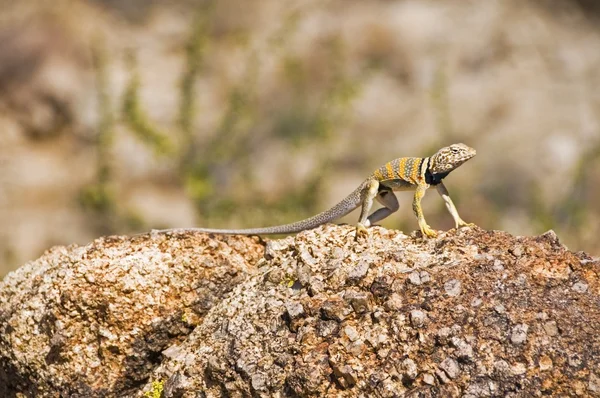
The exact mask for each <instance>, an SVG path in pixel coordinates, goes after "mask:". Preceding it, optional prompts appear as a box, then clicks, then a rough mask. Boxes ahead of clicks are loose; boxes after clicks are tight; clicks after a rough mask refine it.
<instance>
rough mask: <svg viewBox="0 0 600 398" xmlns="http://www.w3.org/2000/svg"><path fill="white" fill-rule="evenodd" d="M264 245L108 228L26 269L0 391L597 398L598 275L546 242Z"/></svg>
mask: <svg viewBox="0 0 600 398" xmlns="http://www.w3.org/2000/svg"><path fill="white" fill-rule="evenodd" d="M266 242H267V243H266V244H267V245H269V243H268V242H269V241H266ZM264 245H265V243H264V241H259V240H257V239H252V238H241V237H218V236H213V237H209V236H208V235H204V234H185V233H183V234H153V235H149V236H141V237H132V238H126V237H107V238H103V239H99V240H97V241H95V242H93V243H92V244H90V245H87V246H83V247H78V246H71V247H69V248H55V249H53V250H51V251H49V252H48V253H47V254H45V255H44V256H42V257H41V258H40V259H38V260H36V261H34V262H32V263H29V264H26V265H25V266H23V267H22V268H21V269H19V270H17V271H16V272H14V273H13V274H11V275H9V276H8V277H7V278H6V279H5V280H4V281H3V282H2V283H1V284H0V396H15V395H18V394H23V395H25V396H41V397H45V396H48V397H50V396H61V395H62V396H125V397H140V398H141V397H143V396H151V395H150V394H160V393H162V396H163V397H164V398H169V397H185V396H195V395H203V396H240V397H241V396H261V397H262V396H264V397H269V396H290V395H293V396H298V397H307V396H320V397H326V398H327V397H342V398H345V397H356V396H381V397H392V396H407V397H417V396H433V395H435V394H437V396H448V397H454V396H457V397H458V396H461V394H462V395H463V396H468V397H477V396H514V394H515V391H518V393H519V394H520V395H522V396H536V395H537V394H539V393H542V394H545V395H547V396H570V395H573V394H574V393H578V394H580V395H581V396H594V395H598V389H599V388H600V387H599V385H600V382H599V379H598V373H597V369H599V368H600V358H599V354H598V352H600V338H599V336H598V333H597V327H596V325H598V324H599V323H600V319H599V317H600V313H599V311H598V302H599V297H598V292H600V286H599V285H600V282H599V281H600V277H599V272H600V270H599V269H598V265H597V263H596V262H587V263H585V264H582V263H581V261H580V259H581V257H582V255H581V254H579V255H576V254H574V253H572V252H570V251H568V250H567V249H566V248H565V247H564V246H561V245H557V244H556V239H554V238H553V237H551V236H549V237H533V238H527V237H519V238H515V237H513V236H511V235H509V234H506V233H503V232H497V231H493V232H490V231H483V230H481V229H479V228H475V227H473V228H469V229H461V230H460V231H454V230H452V231H449V232H446V233H444V235H443V246H440V245H441V241H440V240H428V239H422V237H420V236H419V235H418V234H417V235H415V237H414V238H411V237H409V236H406V235H403V234H402V233H399V232H395V231H388V230H385V229H383V228H379V227H373V228H370V229H369V239H368V240H363V241H360V240H359V241H355V240H354V228H353V227H350V226H331V225H327V226H323V227H321V228H317V229H315V230H311V231H305V232H302V233H300V234H298V235H296V236H293V237H288V238H286V242H285V243H282V244H272V245H271V246H270V248H269V252H268V254H267V255H264V256H263V251H264ZM511 248H520V253H517V254H519V256H516V255H515V251H514V250H512V252H511V251H510V250H509V249H511ZM333 254H335V256H336V258H337V259H338V260H340V261H339V262H337V263H336V268H335V269H331V268H329V265H330V264H331V261H332V255H333ZM300 256H302V258H300ZM360 259H369V260H368V262H369V264H370V265H369V267H368V271H367V272H366V274H364V275H363V276H362V277H361V278H359V279H356V280H353V279H352V278H349V277H347V276H348V275H350V274H351V273H352V271H353V270H355V269H356V268H357V264H358V261H360ZM259 262H260V264H261V268H260V272H259V273H257V272H256V271H255V268H254V264H257V263H259ZM406 264H410V269H412V271H409V272H408V273H407V266H406ZM494 264H502V270H499V269H498V267H496V266H495V265H494ZM424 268H426V269H427V271H426V273H425V271H423V270H422V269H424ZM571 268H572V269H573V270H572V271H569V272H565V271H564V270H565V269H571ZM416 270H420V271H416ZM556 270H558V271H556ZM417 272H418V274H417ZM300 274H301V276H300ZM269 275H271V276H269ZM416 275H418V278H417V277H416ZM299 279H302V281H303V283H299V284H298V285H294V286H290V284H289V282H290V280H294V281H297V280H299ZM584 280H585V284H586V285H587V288H586V289H585V292H583V293H582V292H580V291H578V289H579V290H582V289H581V288H580V287H577V288H574V287H575V286H576V285H577V283H581V282H583V281H584ZM415 281H420V284H415V283H414V282H415ZM80 369H86V370H88V371H86V372H81V371H80Z"/></svg>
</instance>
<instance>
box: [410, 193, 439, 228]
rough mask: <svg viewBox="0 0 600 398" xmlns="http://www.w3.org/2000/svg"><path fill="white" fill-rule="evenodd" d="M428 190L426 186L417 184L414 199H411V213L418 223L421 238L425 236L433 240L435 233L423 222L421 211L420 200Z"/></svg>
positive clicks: (423, 217)
mask: <svg viewBox="0 0 600 398" xmlns="http://www.w3.org/2000/svg"><path fill="white" fill-rule="evenodd" d="M427 188H429V185H428V184H418V185H417V189H416V190H415V197H414V199H413V205H412V206H413V212H414V213H415V216H416V217H417V221H418V222H419V228H420V229H421V233H422V234H423V236H427V237H429V238H435V237H436V236H437V233H436V232H435V231H434V230H432V229H431V227H430V226H429V225H427V222H426V221H425V216H424V215H423V209H422V208H421V199H423V196H424V195H425V191H427Z"/></svg>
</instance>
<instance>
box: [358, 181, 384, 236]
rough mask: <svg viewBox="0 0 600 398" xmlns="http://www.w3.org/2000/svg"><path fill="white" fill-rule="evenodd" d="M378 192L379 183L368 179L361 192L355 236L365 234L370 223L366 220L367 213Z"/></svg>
mask: <svg viewBox="0 0 600 398" xmlns="http://www.w3.org/2000/svg"><path fill="white" fill-rule="evenodd" d="M378 190H379V181H377V180H376V179H374V178H373V179H370V180H369V181H367V183H366V184H365V187H364V189H363V192H362V195H361V196H362V207H361V210H360V218H359V219H358V223H357V224H356V236H358V235H363V234H366V233H367V227H369V226H370V225H371V222H370V221H369V219H368V216H369V211H370V210H371V206H373V199H374V198H375V197H376V196H377V192H378Z"/></svg>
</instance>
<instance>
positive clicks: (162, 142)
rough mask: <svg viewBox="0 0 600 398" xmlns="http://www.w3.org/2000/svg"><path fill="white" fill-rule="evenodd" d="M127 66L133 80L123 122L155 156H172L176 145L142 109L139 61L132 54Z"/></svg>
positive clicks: (130, 81)
mask: <svg viewBox="0 0 600 398" xmlns="http://www.w3.org/2000/svg"><path fill="white" fill-rule="evenodd" d="M127 64H128V66H129V70H130V74H131V78H130V80H129V84H128V85H127V88H126V89H125V94H124V96H123V112H122V113H123V120H124V122H125V124H126V125H127V126H128V127H129V128H130V129H131V130H132V131H133V132H134V133H135V134H136V136H137V137H138V138H139V139H140V140H142V141H143V142H145V143H146V144H147V145H149V146H150V147H151V148H152V149H153V150H154V153H155V154H157V155H159V156H162V155H172V154H173V153H174V152H175V144H174V143H173V142H172V141H171V139H169V136H168V135H167V134H166V133H164V132H162V131H161V130H160V129H159V128H157V127H156V126H155V124H154V123H153V122H152V121H150V119H149V118H148V115H147V114H146V112H144V110H143V109H142V107H141V104H140V98H139V91H140V76H139V72H138V68H137V60H136V57H135V54H133V53H132V52H130V53H129V54H128V56H127Z"/></svg>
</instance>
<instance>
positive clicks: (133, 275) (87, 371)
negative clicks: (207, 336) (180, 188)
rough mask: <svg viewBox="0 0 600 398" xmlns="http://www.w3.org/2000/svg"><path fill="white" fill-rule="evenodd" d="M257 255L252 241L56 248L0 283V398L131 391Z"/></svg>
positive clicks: (194, 238) (117, 242)
mask: <svg viewBox="0 0 600 398" xmlns="http://www.w3.org/2000/svg"><path fill="white" fill-rule="evenodd" d="M262 255H263V246H262V245H259V244H257V239H251V238H243V237H237V238H236V237H219V238H215V239H213V238H209V237H208V236H206V235H202V234H198V235H186V236H182V235H178V236H165V235H162V236H159V235H156V236H148V235H145V236H138V237H133V238H125V237H106V238H102V239H97V240H96V241H94V242H92V243H91V244H89V245H87V246H83V247H78V246H70V247H56V248H54V249H52V250H50V251H48V252H47V253H46V254H44V255H43V256H42V257H41V258H39V259H38V260H36V261H33V262H31V263H28V264H27V265H25V266H23V267H21V268H20V269H19V270H17V271H15V272H13V273H11V274H9V275H8V276H7V277H6V278H5V279H4V281H3V282H2V283H0V396H1V397H7V396H11V395H13V394H14V393H15V392H23V393H25V394H26V395H27V396H35V397H38V396H56V395H57V393H60V394H61V395H62V396H106V395H112V396H115V395H121V394H125V393H127V392H133V391H137V390H138V389H139V386H140V384H143V383H145V382H146V380H147V378H148V374H149V372H151V371H152V369H154V368H155V367H156V366H157V365H158V364H159V363H160V360H161V351H163V350H164V349H166V348H168V347H169V346H170V345H171V344H173V343H175V342H177V341H181V339H182V338H184V337H185V336H186V335H188V334H189V333H190V332H191V331H192V330H193V328H194V326H196V325H197V324H199V323H201V321H202V317H203V316H204V315H205V314H206V311H207V310H208V309H209V308H211V307H212V306H213V305H214V304H216V303H218V302H219V301H220V299H221V298H222V297H223V296H224V294H225V293H226V292H228V291H229V290H231V288H232V287H233V286H236V285H237V284H239V283H241V282H242V281H243V280H244V279H245V278H246V277H247V275H248V274H249V273H252V272H254V271H255V267H254V266H253V265H251V264H255V263H256V262H257V261H258V259H259V258H260V257H261V256H262Z"/></svg>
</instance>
